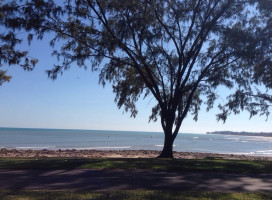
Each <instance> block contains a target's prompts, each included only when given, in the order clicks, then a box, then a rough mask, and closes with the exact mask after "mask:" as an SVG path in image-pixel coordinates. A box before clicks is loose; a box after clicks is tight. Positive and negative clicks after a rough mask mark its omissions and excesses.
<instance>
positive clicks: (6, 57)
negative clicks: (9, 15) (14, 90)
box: [0, 0, 38, 86]
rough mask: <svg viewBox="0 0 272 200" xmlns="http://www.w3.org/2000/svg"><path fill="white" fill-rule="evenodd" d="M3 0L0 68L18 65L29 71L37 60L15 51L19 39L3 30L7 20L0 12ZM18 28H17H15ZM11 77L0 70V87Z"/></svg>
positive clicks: (25, 53)
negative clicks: (5, 65)
mask: <svg viewBox="0 0 272 200" xmlns="http://www.w3.org/2000/svg"><path fill="white" fill-rule="evenodd" d="M2 6H4V5H3V0H0V8H1V10H0V27H2V30H3V32H0V67H2V66H3V65H4V64H7V65H20V66H21V67H23V68H24V69H25V70H28V71H31V70H32V69H33V67H34V66H35V64H36V63H37V62H38V60H37V59H34V58H30V57H28V55H27V54H28V52H27V51H21V50H18V49H16V45H18V44H20V43H21V42H22V40H21V39H18V38H17V37H16V34H15V33H14V32H12V31H8V30H5V29H4V27H5V24H4V23H5V20H7V19H6V18H5V17H6V14H5V12H4V11H3V10H2ZM17 28H18V27H17ZM10 79H11V76H9V75H7V71H4V70H0V86H1V85H2V84H3V83H4V82H9V81H10Z"/></svg>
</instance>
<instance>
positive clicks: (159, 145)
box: [154, 144, 176, 147]
mask: <svg viewBox="0 0 272 200" xmlns="http://www.w3.org/2000/svg"><path fill="white" fill-rule="evenodd" d="M154 146H155V147H163V144H156V145H154ZM175 146H176V145H173V147H175Z"/></svg>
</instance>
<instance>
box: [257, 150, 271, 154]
mask: <svg viewBox="0 0 272 200" xmlns="http://www.w3.org/2000/svg"><path fill="white" fill-rule="evenodd" d="M256 152H257V153H268V152H271V153H272V150H264V151H256Z"/></svg>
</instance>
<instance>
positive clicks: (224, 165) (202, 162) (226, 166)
mask: <svg viewBox="0 0 272 200" xmlns="http://www.w3.org/2000/svg"><path fill="white" fill-rule="evenodd" d="M0 169H152V170H169V171H181V172H193V171H200V172H225V173H257V174H258V173H259V174H260V173H272V162H271V161H264V160H226V159H222V158H209V157H208V158H206V159H154V158H153V159H150V158H137V159H135V158H0Z"/></svg>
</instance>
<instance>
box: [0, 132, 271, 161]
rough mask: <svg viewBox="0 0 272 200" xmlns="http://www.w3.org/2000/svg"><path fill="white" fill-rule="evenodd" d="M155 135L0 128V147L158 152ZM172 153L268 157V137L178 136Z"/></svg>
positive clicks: (158, 137)
mask: <svg viewBox="0 0 272 200" xmlns="http://www.w3.org/2000/svg"><path fill="white" fill-rule="evenodd" d="M163 141H164V134H163V133H159V132H136V131H104V130H64V129H28V128H0V148H6V149H37V150H38V149H52V150H58V149H77V150H83V149H97V150H162V148H163ZM174 151H178V152H203V153H223V154H226V153H228V154H244V155H258V156H272V137H252V136H234V135H212V134H209V135H208V134H192V133H180V134H179V135H178V137H177V138H176V140H175V143H174Z"/></svg>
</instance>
